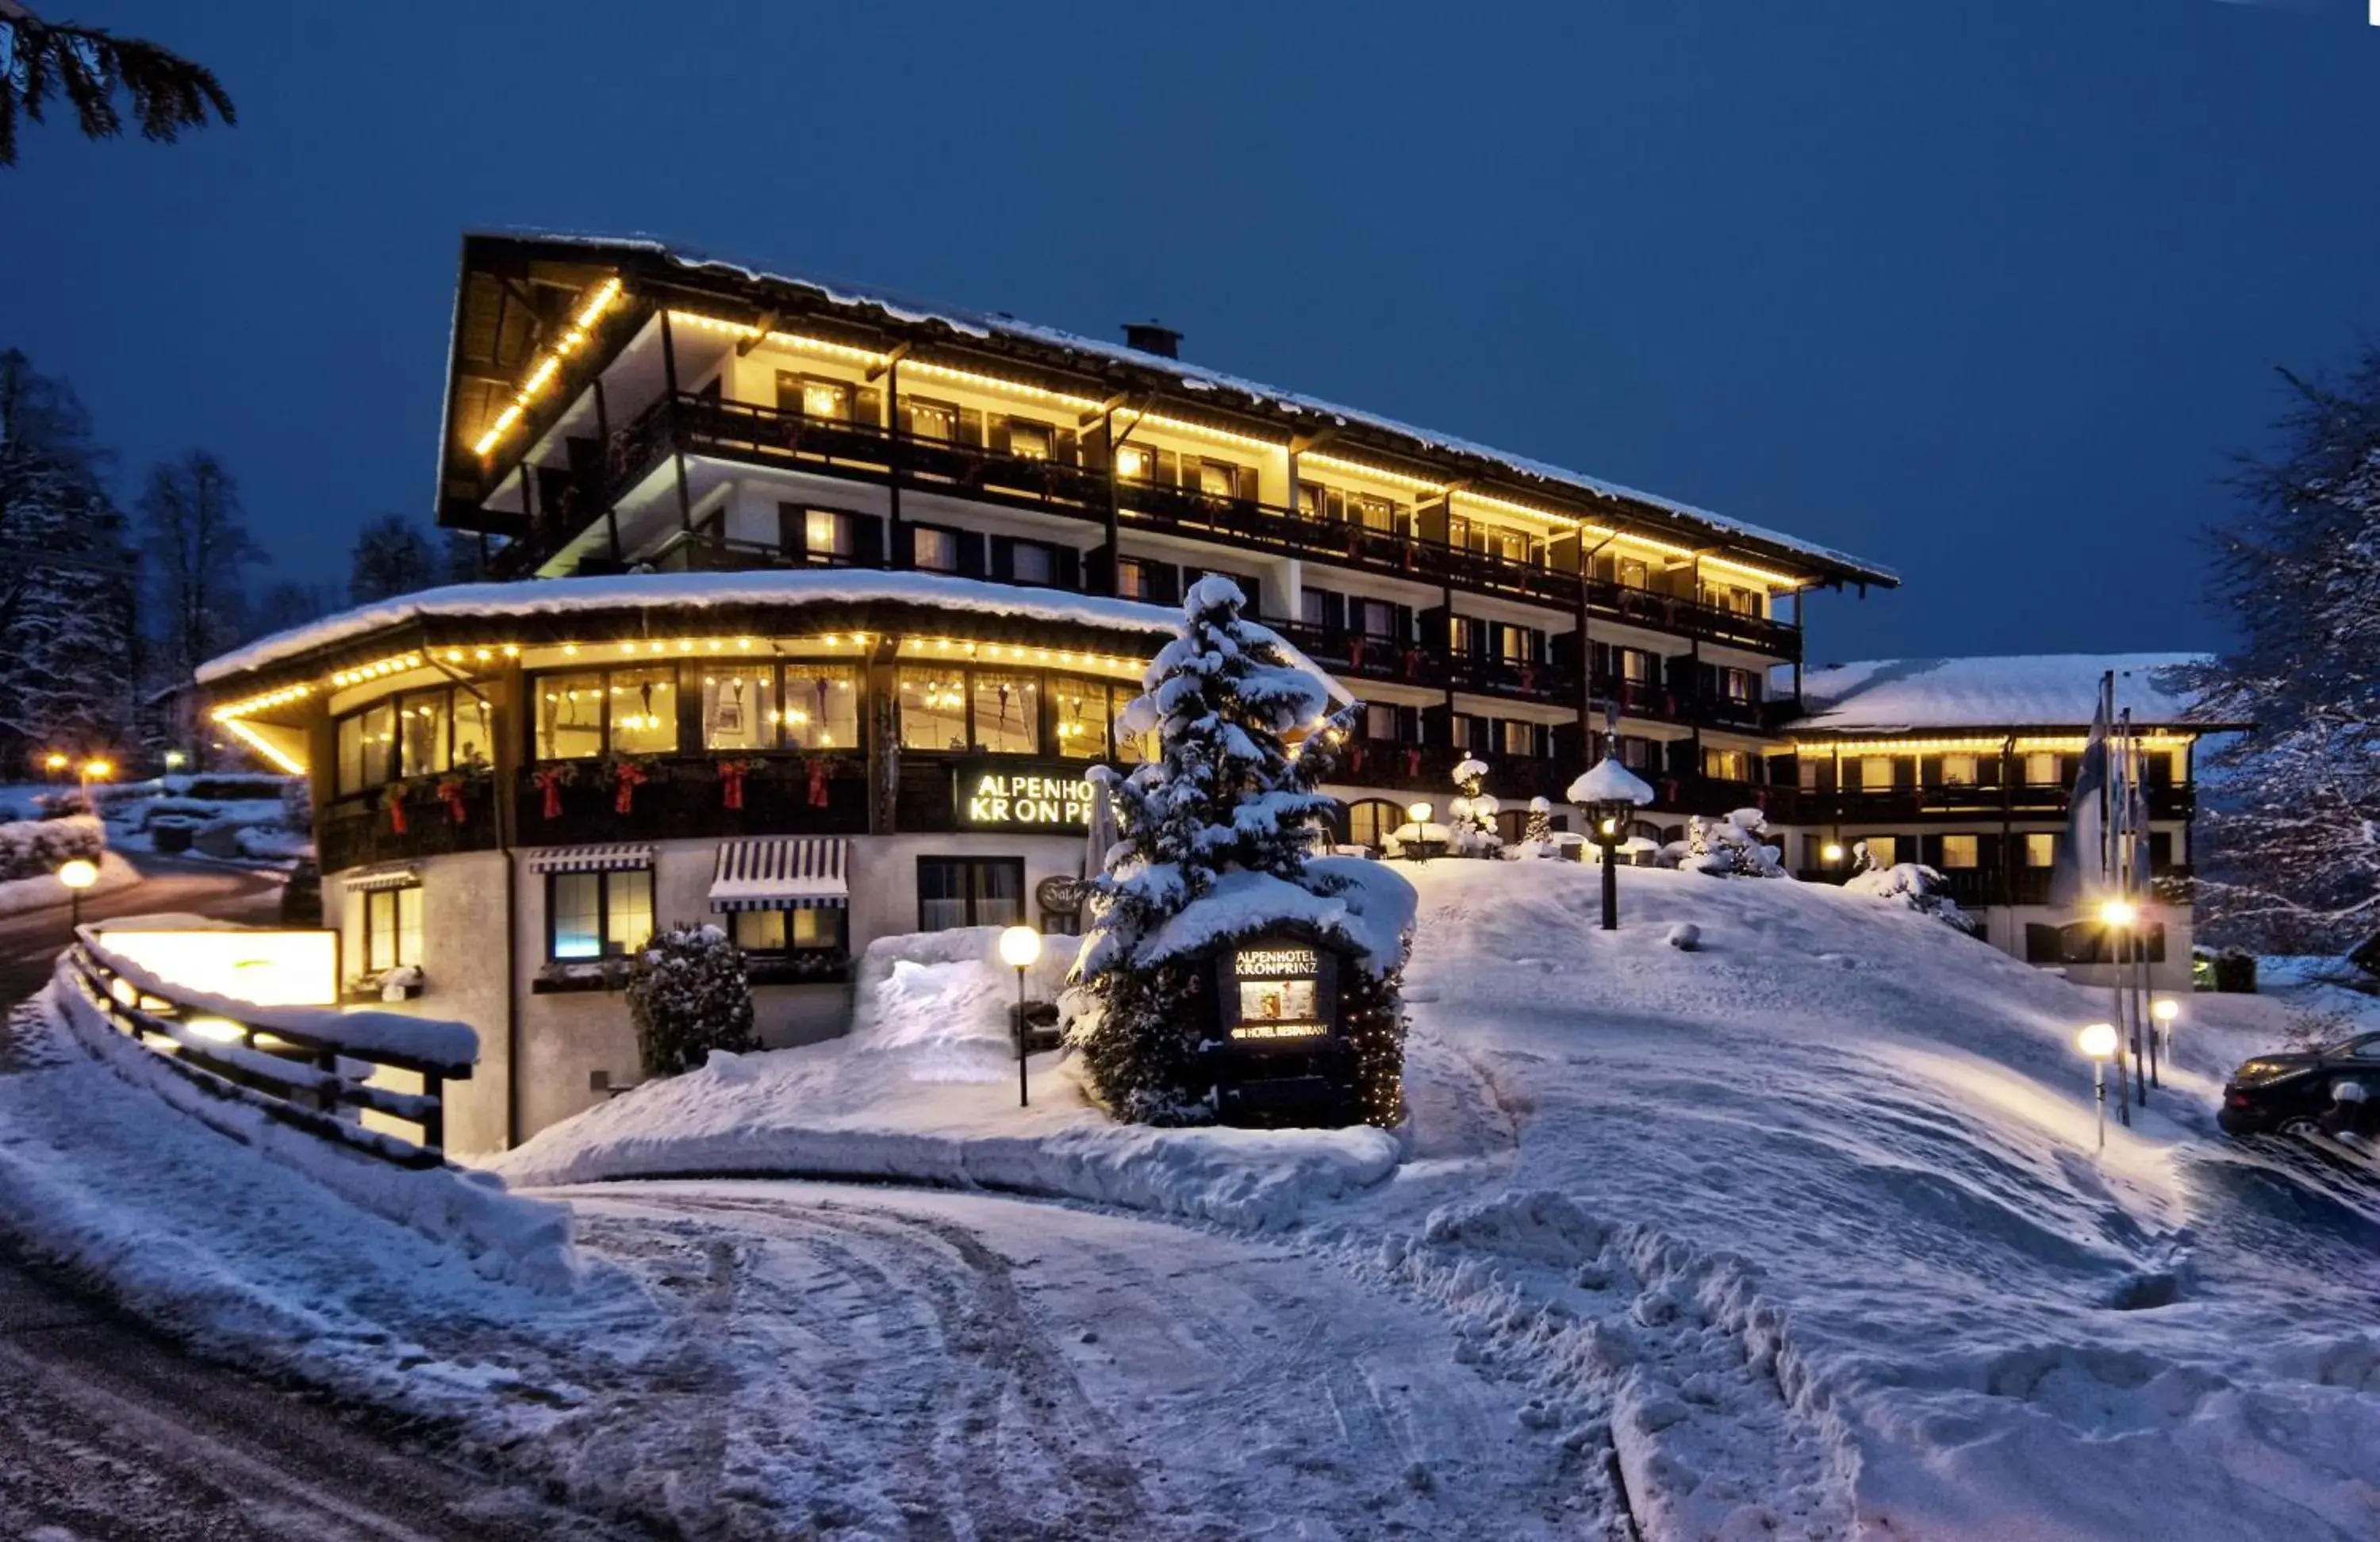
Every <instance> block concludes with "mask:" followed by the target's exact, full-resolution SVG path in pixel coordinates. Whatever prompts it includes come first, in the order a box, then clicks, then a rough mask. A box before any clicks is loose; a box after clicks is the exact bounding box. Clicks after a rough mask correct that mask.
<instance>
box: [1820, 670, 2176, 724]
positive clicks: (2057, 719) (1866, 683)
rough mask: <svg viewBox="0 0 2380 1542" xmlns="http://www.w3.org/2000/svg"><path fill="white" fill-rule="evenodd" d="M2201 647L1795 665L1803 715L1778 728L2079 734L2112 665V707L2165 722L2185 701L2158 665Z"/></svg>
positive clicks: (2138, 719) (2142, 719)
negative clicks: (2063, 731) (2172, 650)
mask: <svg viewBox="0 0 2380 1542" xmlns="http://www.w3.org/2000/svg"><path fill="white" fill-rule="evenodd" d="M2205 662H2208V656H2207V655H2205V654H2203V653H2034V654H2022V655H2017V656H2013V657H2000V658H1967V659H1873V660H1869V661H1867V662H1864V663H1852V664H1828V665H1825V666H1823V667H1821V668H1816V669H1811V670H1807V671H1805V672H1803V676H1802V696H1803V704H1804V706H1805V707H1806V709H1807V715H1806V716H1804V717H1803V718H1802V719H1800V720H1799V721H1797V722H1793V723H1791V724H1790V725H1789V726H1788V727H1787V729H1786V732H1787V733H1788V734H1790V735H1794V736H1796V737H1801V738H1810V737H1823V736H1825V735H1835V734H1852V735H1895V734H1922V733H1931V732H1933V731H1935V730H1937V729H1944V728H1973V729H1982V728H2010V729H2013V728H2040V729H2067V730H2072V731H2077V732H2079V731H2081V730H2083V729H2086V728H2088V727H2089V726H2090V724H2091V719H2092V716H2093V714H2094V712H2095V710H2096V709H2097V705H2098V700H2099V680H2100V677H2101V676H2102V675H2103V674H2107V673H2108V672H2109V671H2113V672H2114V673H2115V676H2116V709H2117V710H2118V711H2119V712H2120V711H2122V710H2124V709H2125V708H2127V707H2129V708H2131V711H2132V722H2134V723H2135V724H2137V725H2141V726H2165V725H2175V724H2180V723H2182V722H2185V721H2186V720H2187V718H2188V716H2189V710H2190V698H2189V697H2188V696H2187V695H2186V694H2184V693H2182V692H2180V690H2178V689H2176V688H2175V687H2174V686H2173V685H2172V683H2171V682H2170V680H2169V679H2168V676H2167V672H2168V671H2170V670H2173V669H2176V668H2179V667H2180V666H2183V665H2190V664H2203V663H2205Z"/></svg>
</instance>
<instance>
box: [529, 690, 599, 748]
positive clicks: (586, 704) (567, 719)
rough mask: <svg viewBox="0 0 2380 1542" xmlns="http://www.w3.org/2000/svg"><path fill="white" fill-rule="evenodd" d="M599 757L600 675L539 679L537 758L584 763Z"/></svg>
mask: <svg viewBox="0 0 2380 1542" xmlns="http://www.w3.org/2000/svg"><path fill="white" fill-rule="evenodd" d="M602 753H603V676H602V674H601V673H599V672H589V673H588V674H548V675H545V676H542V677H541V678H540V679H539V681H538V683H537V758H538V759H540V760H585V759H592V758H594V757H595V756H598V755H601V754H602Z"/></svg>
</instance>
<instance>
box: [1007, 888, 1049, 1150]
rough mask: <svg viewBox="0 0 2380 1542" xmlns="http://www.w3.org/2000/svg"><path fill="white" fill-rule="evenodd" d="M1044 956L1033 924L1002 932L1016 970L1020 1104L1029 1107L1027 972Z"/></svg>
mask: <svg viewBox="0 0 2380 1542" xmlns="http://www.w3.org/2000/svg"><path fill="white" fill-rule="evenodd" d="M1040 957H1041V934H1040V933H1039V932H1038V931H1035V930H1034V929H1032V928H1031V927H1025V926H1016V927H1010V928H1009V929H1007V930H1005V931H1003V932H1002V933H1001V934H1000V961H1001V962H1002V964H1005V965H1008V966H1009V967H1010V968H1012V969H1014V970H1015V971H1016V1106H1017V1107H1018V1108H1020V1109H1021V1108H1027V1107H1030V1106H1031V1104H1032V1101H1033V1099H1032V1098H1031V1097H1030V1096H1029V1095H1028V1094H1027V1093H1026V1088H1025V971H1026V970H1027V969H1030V968H1031V967H1033V965H1034V964H1035V963H1036V962H1037V961H1038V959H1039V958H1040Z"/></svg>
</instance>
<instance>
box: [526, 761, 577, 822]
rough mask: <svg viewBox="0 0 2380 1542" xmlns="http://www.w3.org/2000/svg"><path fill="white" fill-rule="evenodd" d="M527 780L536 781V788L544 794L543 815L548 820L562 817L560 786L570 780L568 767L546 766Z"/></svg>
mask: <svg viewBox="0 0 2380 1542" xmlns="http://www.w3.org/2000/svg"><path fill="white" fill-rule="evenodd" d="M529 780H530V781H531V782H534V783H537V790H538V791H539V792H540V793H542V794H544V795H545V811H544V817H545V818H547V819H549V820H558V819H560V818H562V786H563V783H565V782H568V781H569V780H570V768H569V767H568V766H548V767H546V768H545V769H544V770H543V771H539V772H537V773H536V774H534V775H532V776H531V777H530V778H529Z"/></svg>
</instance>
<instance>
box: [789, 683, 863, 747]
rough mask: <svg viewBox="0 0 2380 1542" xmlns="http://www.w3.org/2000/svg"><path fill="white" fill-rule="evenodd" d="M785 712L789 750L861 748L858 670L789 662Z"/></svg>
mask: <svg viewBox="0 0 2380 1542" xmlns="http://www.w3.org/2000/svg"><path fill="white" fill-rule="evenodd" d="M781 710H782V711H783V720H784V731H785V738H784V742H785V746H786V747H787V748H789V749H856V748H857V747H858V746H859V676H858V673H857V671H856V670H854V669H853V668H852V667H851V666H850V665H848V664H811V663H788V664H787V665H785V688H784V695H783V707H782V709H781Z"/></svg>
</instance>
